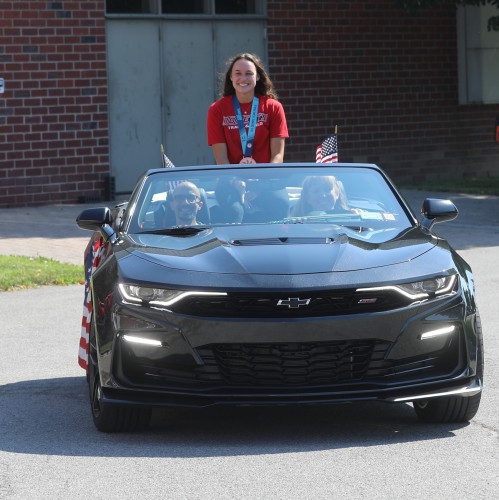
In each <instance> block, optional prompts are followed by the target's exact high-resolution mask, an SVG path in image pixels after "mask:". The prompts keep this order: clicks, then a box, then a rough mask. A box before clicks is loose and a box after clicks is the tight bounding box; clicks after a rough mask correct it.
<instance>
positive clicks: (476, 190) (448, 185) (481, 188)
mask: <svg viewBox="0 0 499 500" xmlns="http://www.w3.org/2000/svg"><path fill="white" fill-rule="evenodd" d="M398 186H399V188H402V189H419V190H424V191H437V192H443V193H466V194H477V195H480V194H485V195H494V196H499V177H484V178H480V179H476V178H469V179H449V180H440V179H439V180H433V181H428V182H421V183H417V182H415V183H411V184H409V183H399V185H398Z"/></svg>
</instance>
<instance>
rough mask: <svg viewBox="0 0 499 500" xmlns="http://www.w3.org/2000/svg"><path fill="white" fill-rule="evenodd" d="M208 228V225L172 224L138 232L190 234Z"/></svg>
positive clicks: (169, 234)
mask: <svg viewBox="0 0 499 500" xmlns="http://www.w3.org/2000/svg"><path fill="white" fill-rule="evenodd" d="M207 229H210V228H209V226H174V227H166V228H163V229H154V230H151V231H143V232H141V233H140V234H164V235H165V236H192V235H193V234H198V233H200V232H201V231H206V230H207Z"/></svg>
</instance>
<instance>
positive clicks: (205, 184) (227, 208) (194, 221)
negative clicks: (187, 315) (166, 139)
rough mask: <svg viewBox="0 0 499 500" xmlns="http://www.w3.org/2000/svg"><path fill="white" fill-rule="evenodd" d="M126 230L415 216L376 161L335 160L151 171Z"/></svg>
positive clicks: (183, 231)
mask: <svg viewBox="0 0 499 500" xmlns="http://www.w3.org/2000/svg"><path fill="white" fill-rule="evenodd" d="M128 220H129V224H128V228H127V230H128V232H130V233H157V234H166V235H189V234H196V233H197V232H200V231H202V230H203V229H205V228H213V227H219V226H237V227H240V226H246V225H254V224H267V225H268V224H329V225H331V224H333V225H337V226H342V227H347V228H352V229H354V230H357V231H359V232H362V231H377V230H386V229H389V230H394V229H395V230H397V231H398V232H399V231H401V230H403V229H405V228H408V227H411V225H412V224H413V222H412V221H411V219H410V218H409V215H408V214H407V213H406V211H405V210H404V208H403V207H402V206H401V204H400V203H399V201H398V199H397V197H396V195H395V194H394V192H393V190H392V188H391V187H390V185H389V184H388V182H387V181H386V179H385V177H384V176H383V175H382V173H381V172H380V171H378V170H377V169H375V168H370V167H368V166H365V167H351V166H350V167H348V166H341V165H337V164H332V166H330V165H325V164H307V165H290V166H287V165H286V166H282V165H281V166H279V167H272V166H268V165H267V166H252V167H240V166H224V167H206V168H204V169H199V168H192V169H191V168H185V167H180V168H172V169H163V170H157V171H152V172H150V173H149V174H148V175H147V176H145V178H144V180H143V183H142V184H141V185H140V186H139V188H138V189H137V190H136V192H135V194H134V195H133V197H132V200H131V203H130V204H129V219H128Z"/></svg>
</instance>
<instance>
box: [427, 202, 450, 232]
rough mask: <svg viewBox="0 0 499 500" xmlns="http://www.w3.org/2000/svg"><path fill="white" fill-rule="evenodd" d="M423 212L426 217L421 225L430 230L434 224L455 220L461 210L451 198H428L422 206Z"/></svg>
mask: <svg viewBox="0 0 499 500" xmlns="http://www.w3.org/2000/svg"><path fill="white" fill-rule="evenodd" d="M421 213H422V214H423V217H424V218H423V221H422V222H421V225H422V226H423V227H424V228H426V229H428V231H429V230H430V229H431V228H432V226H433V224H436V223H438V222H447V221H450V220H454V219H455V218H456V217H457V216H458V214H459V211H458V210H457V207H456V205H454V203H452V201H450V200H441V199H437V198H426V199H425V200H424V201H423V205H422V206H421Z"/></svg>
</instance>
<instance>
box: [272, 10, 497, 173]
mask: <svg viewBox="0 0 499 500" xmlns="http://www.w3.org/2000/svg"><path fill="white" fill-rule="evenodd" d="M394 4H395V0H377V1H376V2H369V1H355V2H353V1H352V2H346V1H325V0H320V1H319V0H307V1H306V2H305V1H303V2H297V1H295V0H268V15H269V21H268V40H269V71H270V74H271V77H272V79H273V81H274V83H275V85H276V88H277V91H278V93H279V94H280V99H281V101H282V103H283V105H284V107H285V110H286V115H287V119H288V125H289V128H290V135H291V137H290V140H289V141H288V143H287V146H286V161H313V160H314V155H315V145H316V144H317V143H318V142H320V139H321V138H322V137H324V136H325V135H327V134H329V133H330V132H331V131H333V130H334V126H335V125H336V124H337V125H338V127H339V129H338V132H339V155H340V161H358V162H374V163H378V164H379V165H380V166H382V167H384V168H385V170H386V171H387V172H388V173H389V174H390V175H391V177H392V178H394V179H396V180H406V181H417V180H422V179H431V178H435V177H442V178H443V177H447V178H449V177H451V176H455V175H457V176H461V177H462V176H467V175H469V176H473V175H477V176H485V175H495V176H497V175H499V144H498V143H496V142H495V140H494V138H495V136H494V123H495V118H496V116H497V115H499V106H498V105H487V106H479V105H477V106H459V105H458V76H457V34H456V17H455V8H454V7H452V6H450V7H446V8H441V9H438V10H437V9H432V10H430V11H428V12H427V13H426V14H425V15H420V16H418V17H416V18H414V17H409V16H408V15H406V14H405V13H404V12H402V11H399V10H397V9H396V8H395V7H394Z"/></svg>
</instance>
